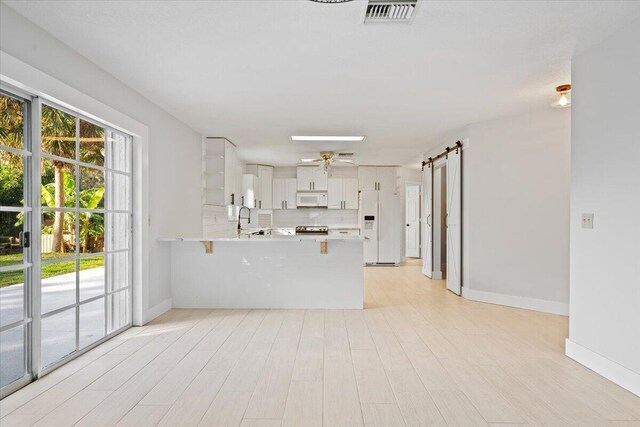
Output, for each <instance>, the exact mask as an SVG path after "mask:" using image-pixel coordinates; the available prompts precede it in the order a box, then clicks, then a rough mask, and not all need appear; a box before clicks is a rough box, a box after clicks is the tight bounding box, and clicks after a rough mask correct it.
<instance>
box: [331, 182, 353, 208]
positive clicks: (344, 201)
mask: <svg viewBox="0 0 640 427" xmlns="http://www.w3.org/2000/svg"><path fill="white" fill-rule="evenodd" d="M327 208H329V209H358V180H357V179H349V178H330V179H329V182H328V191H327Z"/></svg>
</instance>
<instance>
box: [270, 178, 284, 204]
mask: <svg viewBox="0 0 640 427" xmlns="http://www.w3.org/2000/svg"><path fill="white" fill-rule="evenodd" d="M286 185H287V182H286V180H284V179H274V180H273V203H272V209H284V201H285V199H286Z"/></svg>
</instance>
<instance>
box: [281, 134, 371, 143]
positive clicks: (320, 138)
mask: <svg viewBox="0 0 640 427" xmlns="http://www.w3.org/2000/svg"><path fill="white" fill-rule="evenodd" d="M364 138H365V137H364V136H322V135H294V136H292V137H291V140H292V141H306V142H327V141H328V142H362V141H364Z"/></svg>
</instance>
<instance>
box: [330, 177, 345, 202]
mask: <svg viewBox="0 0 640 427" xmlns="http://www.w3.org/2000/svg"><path fill="white" fill-rule="evenodd" d="M327 187H328V190H327V191H328V193H327V208H328V209H342V202H343V201H344V199H343V197H342V179H338V178H330V179H329V181H328V185H327Z"/></svg>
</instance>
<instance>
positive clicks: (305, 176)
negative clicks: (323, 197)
mask: <svg viewBox="0 0 640 427" xmlns="http://www.w3.org/2000/svg"><path fill="white" fill-rule="evenodd" d="M297 177H298V178H297V179H298V182H297V189H298V191H327V187H328V185H329V182H328V181H329V175H328V174H327V172H326V171H325V170H324V169H323V168H321V167H318V166H298V169H297Z"/></svg>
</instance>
